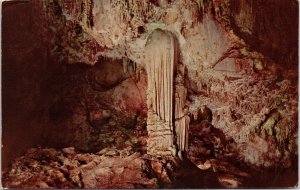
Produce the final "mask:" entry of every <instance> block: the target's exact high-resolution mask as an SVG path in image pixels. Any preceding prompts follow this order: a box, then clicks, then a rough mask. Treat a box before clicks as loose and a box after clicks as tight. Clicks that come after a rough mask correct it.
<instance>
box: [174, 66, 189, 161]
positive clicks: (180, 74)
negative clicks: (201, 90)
mask: <svg viewBox="0 0 300 190" xmlns="http://www.w3.org/2000/svg"><path fill="white" fill-rule="evenodd" d="M184 75H185V67H184V66H183V65H178V68H177V75H176V81H175V83H176V85H175V88H176V89H175V132H176V140H177V141H176V142H177V146H178V156H179V157H182V155H181V153H182V152H183V151H187V149H188V129H189V123H190V117H189V116H188V115H187V114H188V107H187V106H186V97H187V89H186V88H185V87H184Z"/></svg>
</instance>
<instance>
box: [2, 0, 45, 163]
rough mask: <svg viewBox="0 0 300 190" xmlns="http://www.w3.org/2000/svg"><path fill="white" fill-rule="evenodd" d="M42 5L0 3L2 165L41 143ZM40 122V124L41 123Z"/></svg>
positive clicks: (43, 65) (43, 119) (43, 115)
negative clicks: (0, 20)
mask: <svg viewBox="0 0 300 190" xmlns="http://www.w3.org/2000/svg"><path fill="white" fill-rule="evenodd" d="M41 10H42V7H41V6H39V4H36V3H34V2H29V1H10V2H8V1H6V2H3V3H2V69H1V72H2V73H1V74H2V76H1V77H2V166H3V167H6V166H7V165H8V164H9V163H10V161H12V160H13V159H14V158H15V157H17V156H20V155H21V154H23V153H24V152H25V151H26V150H27V149H28V148H30V147H32V146H36V145H37V144H40V143H41V140H42V139H41V135H42V131H43V128H44V127H45V128H46V127H47V125H45V119H46V118H47V117H46V115H45V114H46V108H45V101H44V97H43V95H42V94H47V92H46V91H42V89H41V86H42V85H41V83H42V80H43V76H44V75H45V72H46V70H47V63H48V56H47V47H48V46H47V45H46V44H45V43H43V42H44V40H43V39H44V37H43V31H42V30H41V28H42V26H43V25H44V24H45V23H44V21H43V19H42V15H43V14H41ZM41 126H42V127H41Z"/></svg>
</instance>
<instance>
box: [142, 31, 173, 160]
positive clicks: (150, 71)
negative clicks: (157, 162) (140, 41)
mask: <svg viewBox="0 0 300 190" xmlns="http://www.w3.org/2000/svg"><path fill="white" fill-rule="evenodd" d="M177 57H178V54H177V51H176V41H175V38H174V37H173V35H172V33H171V32H168V31H162V30H160V29H157V30H155V31H154V32H153V33H152V34H151V36H150V38H149V39H148V41H147V44H146V49H145V64H146V70H147V76H148V90H147V106H148V118H147V130H148V136H149V137H148V142H147V152H148V154H151V155H171V154H173V155H174V154H175V152H176V150H175V146H174V129H173V126H174V125H173V95H174V90H173V86H174V80H173V79H174V68H175V66H176V63H177Z"/></svg>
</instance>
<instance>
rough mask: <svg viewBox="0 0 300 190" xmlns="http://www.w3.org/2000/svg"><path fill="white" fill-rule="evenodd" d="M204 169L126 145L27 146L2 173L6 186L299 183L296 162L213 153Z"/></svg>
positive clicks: (261, 185)
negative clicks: (279, 164)
mask: <svg viewBox="0 0 300 190" xmlns="http://www.w3.org/2000/svg"><path fill="white" fill-rule="evenodd" d="M212 160H214V162H213V163H214V164H213V165H211V166H210V167H208V168H205V170H204V169H203V168H202V169H199V167H197V166H196V165H195V164H194V163H193V162H191V161H190V160H189V159H187V158H184V159H183V160H179V159H173V160H171V161H170V160H165V159H163V158H154V157H149V155H146V154H144V155H143V154H141V153H138V152H129V151H126V150H122V151H112V150H109V149H104V150H103V151H100V152H98V153H96V154H94V153H93V154H89V153H79V152H76V151H75V149H74V148H73V147H69V148H65V149H62V150H58V149H53V148H31V149H29V150H28V151H27V153H26V154H25V155H24V156H21V157H19V158H17V159H16V160H15V161H14V162H13V163H12V165H11V166H10V167H8V168H7V169H5V170H4V171H3V173H2V180H3V187H9V188H236V187H238V188H284V187H295V186H296V184H297V180H298V177H297V174H298V169H297V166H295V167H292V168H291V169H286V170H280V169H277V170H276V169H272V170H258V169H252V168H250V167H247V166H244V165H241V164H237V163H235V164H234V163H230V164H229V163H227V162H222V161H219V160H216V159H212Z"/></svg>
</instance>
